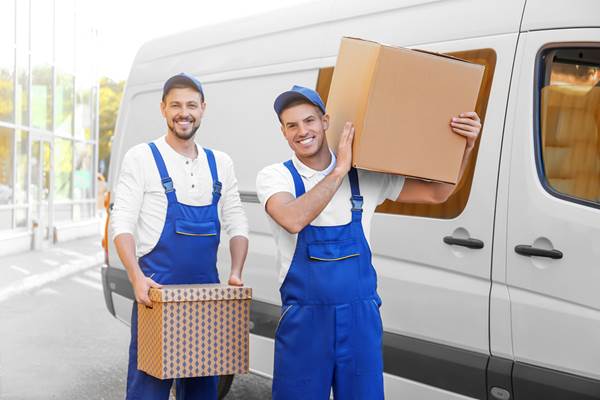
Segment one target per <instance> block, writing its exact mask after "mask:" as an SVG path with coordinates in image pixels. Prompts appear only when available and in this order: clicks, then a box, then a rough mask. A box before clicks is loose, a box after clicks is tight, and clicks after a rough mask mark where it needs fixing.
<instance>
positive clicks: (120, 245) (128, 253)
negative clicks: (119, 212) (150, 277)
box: [115, 233, 144, 284]
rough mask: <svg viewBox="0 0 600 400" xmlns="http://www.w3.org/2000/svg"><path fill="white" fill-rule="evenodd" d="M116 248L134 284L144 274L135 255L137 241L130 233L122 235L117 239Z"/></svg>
mask: <svg viewBox="0 0 600 400" xmlns="http://www.w3.org/2000/svg"><path fill="white" fill-rule="evenodd" d="M115 246H116V248H117V253H118V254H119V258H120V259H121V262H122V263H123V265H124V266H125V270H126V271H127V276H128V277H129V281H130V282H131V283H132V284H134V283H135V282H136V281H137V280H138V279H140V278H142V277H143V276H144V274H143V273H142V270H141V268H140V266H139V264H138V261H137V257H136V255H135V239H134V237H133V235H132V234H130V233H121V234H120V235H118V236H117V237H116V238H115Z"/></svg>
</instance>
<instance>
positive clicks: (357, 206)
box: [350, 196, 363, 211]
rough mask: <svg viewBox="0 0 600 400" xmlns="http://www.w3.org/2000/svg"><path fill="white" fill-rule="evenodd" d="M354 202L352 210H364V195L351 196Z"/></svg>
mask: <svg viewBox="0 0 600 400" xmlns="http://www.w3.org/2000/svg"><path fill="white" fill-rule="evenodd" d="M350 201H351V202H352V211H362V207H363V197H362V196H352V197H351V198H350Z"/></svg>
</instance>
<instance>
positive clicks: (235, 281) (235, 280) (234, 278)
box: [227, 274, 244, 286]
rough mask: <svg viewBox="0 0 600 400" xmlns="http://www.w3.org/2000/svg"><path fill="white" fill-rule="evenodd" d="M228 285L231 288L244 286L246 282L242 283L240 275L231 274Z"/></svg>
mask: <svg viewBox="0 0 600 400" xmlns="http://www.w3.org/2000/svg"><path fill="white" fill-rule="evenodd" d="M227 283H228V284H229V285H230V286H244V282H242V278H241V277H239V276H238V275H234V274H231V275H230V276H229V281H227Z"/></svg>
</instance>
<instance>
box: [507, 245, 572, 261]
mask: <svg viewBox="0 0 600 400" xmlns="http://www.w3.org/2000/svg"><path fill="white" fill-rule="evenodd" d="M515 252H516V253H517V254H520V255H522V256H528V257H531V256H535V257H548V258H552V259H555V260H559V259H561V258H562V257H563V253H562V251H559V250H546V249H540V248H539V247H533V246H529V245H526V244H519V245H516V246H515Z"/></svg>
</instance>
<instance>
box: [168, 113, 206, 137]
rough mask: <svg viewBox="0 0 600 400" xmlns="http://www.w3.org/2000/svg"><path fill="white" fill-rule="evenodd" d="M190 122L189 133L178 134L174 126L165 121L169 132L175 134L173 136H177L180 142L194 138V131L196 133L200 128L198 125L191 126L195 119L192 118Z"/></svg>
mask: <svg viewBox="0 0 600 400" xmlns="http://www.w3.org/2000/svg"><path fill="white" fill-rule="evenodd" d="M191 122H192V129H191V130H190V132H189V133H181V132H178V131H177V130H176V129H175V124H174V123H173V122H169V121H167V126H168V127H169V130H170V131H171V132H173V133H174V134H175V136H177V137H178V138H179V139H181V140H190V139H191V138H193V137H194V135H195V134H196V131H198V128H200V124H198V125H197V126H194V125H193V124H194V123H195V122H196V120H195V119H193V118H192V119H191Z"/></svg>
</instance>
